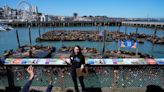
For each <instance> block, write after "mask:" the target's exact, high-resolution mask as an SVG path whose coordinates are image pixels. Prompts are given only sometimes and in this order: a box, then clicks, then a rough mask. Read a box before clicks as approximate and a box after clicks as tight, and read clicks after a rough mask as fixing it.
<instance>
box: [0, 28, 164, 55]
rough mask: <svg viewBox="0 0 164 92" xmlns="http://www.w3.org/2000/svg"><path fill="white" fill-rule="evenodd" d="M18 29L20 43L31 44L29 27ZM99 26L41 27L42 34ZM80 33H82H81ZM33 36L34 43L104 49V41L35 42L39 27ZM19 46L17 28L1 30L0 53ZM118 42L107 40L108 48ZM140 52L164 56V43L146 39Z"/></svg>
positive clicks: (163, 32)
mask: <svg viewBox="0 0 164 92" xmlns="http://www.w3.org/2000/svg"><path fill="white" fill-rule="evenodd" d="M15 29H17V30H18V34H19V39H20V44H21V46H22V45H25V44H27V45H29V43H30V42H29V37H28V28H25V27H23V28H15ZM97 29H98V28H97V27H58V28H52V27H46V28H41V34H43V33H45V32H47V31H50V30H66V31H69V30H88V31H89V30H97ZM103 29H106V27H101V28H100V30H103ZM107 29H108V30H109V31H116V30H117V29H118V27H107ZM154 30H155V29H146V28H139V29H138V33H144V34H148V35H153V33H154ZM120 31H121V32H124V33H125V27H124V26H123V27H121V28H120ZM133 32H136V28H135V27H128V28H127V33H128V34H129V33H133ZM79 35H80V34H79ZM31 36H32V45H43V46H47V45H51V46H54V47H56V48H57V49H59V48H60V47H61V46H62V45H65V46H74V45H80V46H81V47H94V48H97V49H98V50H100V51H101V50H102V46H103V45H102V43H101V42H87V41H84V42H77V41H76V42H61V41H57V42H35V39H36V38H37V37H39V32H38V28H37V27H32V28H31ZM157 36H159V37H164V30H158V31H157ZM17 47H18V44H17V39H16V32H15V30H12V31H9V32H2V31H1V32H0V54H2V53H3V51H4V50H10V49H16V48H17ZM116 49H117V47H116V43H115V42H107V43H106V50H116ZM121 50H127V49H121ZM128 50H129V51H133V52H135V50H134V49H128ZM139 52H142V53H146V54H149V55H152V56H154V57H158V58H159V57H160V58H162V57H164V45H160V44H155V45H153V44H152V43H151V42H148V41H145V43H144V44H139Z"/></svg>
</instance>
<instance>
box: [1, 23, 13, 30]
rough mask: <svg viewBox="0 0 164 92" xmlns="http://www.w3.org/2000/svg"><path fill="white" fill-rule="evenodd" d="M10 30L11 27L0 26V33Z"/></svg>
mask: <svg viewBox="0 0 164 92" xmlns="http://www.w3.org/2000/svg"><path fill="white" fill-rule="evenodd" d="M12 29H13V28H12V27H11V26H8V25H4V24H0V31H10V30H12Z"/></svg>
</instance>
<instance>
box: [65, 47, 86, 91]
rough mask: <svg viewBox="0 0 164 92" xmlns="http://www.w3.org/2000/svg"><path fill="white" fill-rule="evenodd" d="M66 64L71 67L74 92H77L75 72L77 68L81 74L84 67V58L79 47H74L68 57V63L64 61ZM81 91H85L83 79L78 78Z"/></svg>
mask: <svg viewBox="0 0 164 92" xmlns="http://www.w3.org/2000/svg"><path fill="white" fill-rule="evenodd" d="M66 63H67V64H70V65H71V77H72V80H73V83H74V87H75V91H76V92H79V89H78V85H77V72H76V70H77V69H78V68H79V69H80V71H81V72H85V71H84V65H85V57H84V55H83V54H82V51H81V48H80V46H78V45H77V46H75V47H74V48H73V50H72V54H71V55H70V58H69V61H66ZM78 78H79V81H80V84H81V87H82V91H83V92H84V91H85V85H84V77H83V76H78Z"/></svg>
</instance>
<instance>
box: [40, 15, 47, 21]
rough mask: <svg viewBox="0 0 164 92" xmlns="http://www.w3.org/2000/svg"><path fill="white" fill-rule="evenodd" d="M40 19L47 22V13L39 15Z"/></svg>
mask: <svg viewBox="0 0 164 92" xmlns="http://www.w3.org/2000/svg"><path fill="white" fill-rule="evenodd" d="M40 21H41V22H48V15H44V14H42V15H41V16H40Z"/></svg>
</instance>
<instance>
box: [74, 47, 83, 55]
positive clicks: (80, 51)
mask: <svg viewBox="0 0 164 92" xmlns="http://www.w3.org/2000/svg"><path fill="white" fill-rule="evenodd" d="M75 47H77V48H78V49H79V53H78V54H79V55H83V54H82V49H81V47H80V46H79V45H76V46H75ZM75 47H74V48H73V49H72V55H75V52H74V49H75Z"/></svg>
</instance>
